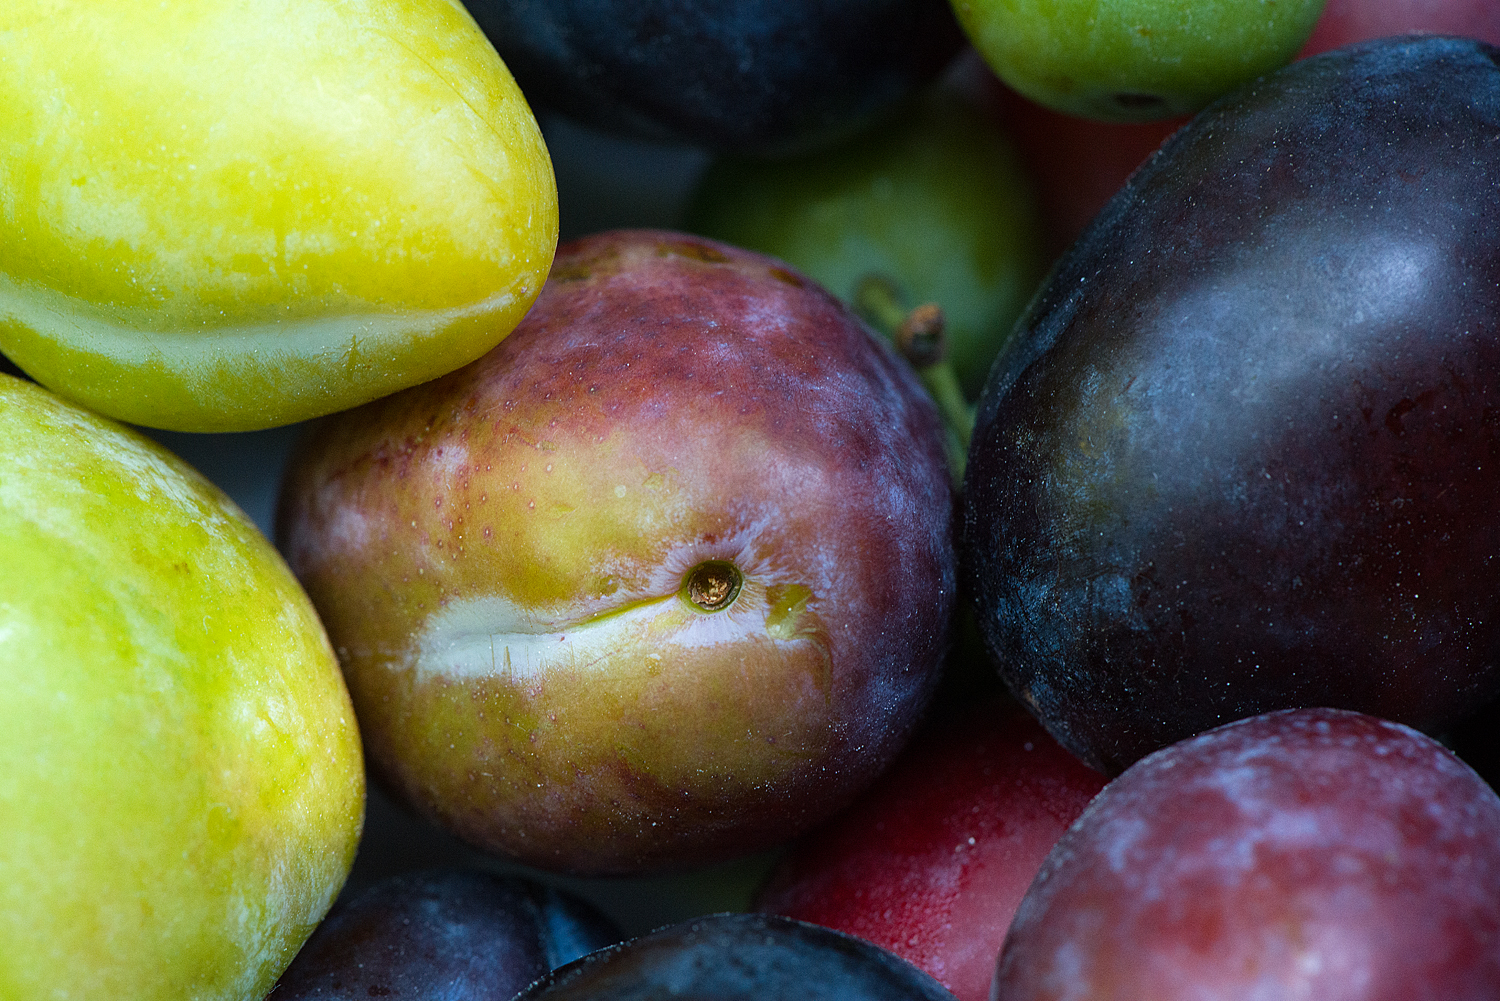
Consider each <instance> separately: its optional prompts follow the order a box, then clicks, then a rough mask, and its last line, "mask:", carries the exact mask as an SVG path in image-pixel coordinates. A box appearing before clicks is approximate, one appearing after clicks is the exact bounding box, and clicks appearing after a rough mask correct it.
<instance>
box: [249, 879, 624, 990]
mask: <svg viewBox="0 0 1500 1001" xmlns="http://www.w3.org/2000/svg"><path fill="white" fill-rule="evenodd" d="M623 937H624V936H623V935H622V934H621V933H620V931H619V929H618V928H616V927H614V926H613V924H612V923H611V922H610V921H609V920H608V919H607V918H605V917H604V916H603V915H602V914H600V913H599V912H598V911H596V910H595V909H594V908H593V907H592V906H590V905H589V904H587V903H585V902H584V901H583V900H581V899H579V898H577V897H574V896H573V895H571V894H568V893H565V892H563V891H560V890H556V889H553V888H552V887H548V886H544V885H542V884H541V883H538V882H536V881H535V880H533V879H528V878H525V877H521V876H497V875H492V874H490V873H486V872H480V871H477V870H466V869H441V870H430V871H423V872H414V873H406V874H401V875H397V876H392V877H389V878H387V879H385V880H382V881H381V882H379V883H377V884H375V885H373V886H370V887H368V888H366V889H365V890H364V891H363V892H361V893H359V894H358V895H356V896H354V897H352V898H350V899H347V900H340V901H339V902H338V903H337V904H336V905H334V908H333V910H331V911H330V912H329V913H328V917H327V918H326V919H325V920H324V921H323V923H322V924H320V925H319V926H318V929H317V931H315V932H313V934H312V937H311V938H309V939H308V940H307V944H306V945H304V946H303V947H302V951H301V952H299V953H298V954H297V958H296V959H295V960H293V961H292V965H291V966H289V967H288V968H287V971H286V973H285V974H284V975H283V976H282V977H281V980H280V981H278V983H277V985H276V989H275V991H274V996H275V998H276V1001H314V999H324V1001H340V999H345V1001H356V999H358V1001H366V999H368V998H372V997H391V998H420V999H423V1001H498V999H505V998H511V997H514V996H515V995H516V994H517V993H519V992H520V991H523V990H525V989H526V988H527V987H528V986H530V985H531V984H532V983H533V982H534V981H536V980H537V979H538V978H540V977H541V976H543V975H544V974H546V973H548V972H550V971H551V970H553V969H555V968H557V967H559V966H563V965H564V964H567V963H571V962H573V961H574V960H576V959H578V958H580V957H582V956H585V955H587V954H589V953H591V952H594V951H595V950H598V949H603V948H605V947H606V946H609V945H613V944H615V943H616V942H619V941H620V940H621V939H622V938H623Z"/></svg>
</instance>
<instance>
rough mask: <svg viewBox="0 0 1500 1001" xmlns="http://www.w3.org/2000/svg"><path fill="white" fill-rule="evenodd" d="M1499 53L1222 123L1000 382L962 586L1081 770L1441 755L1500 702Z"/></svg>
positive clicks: (969, 492) (1438, 46)
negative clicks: (1498, 585) (1281, 721)
mask: <svg viewBox="0 0 1500 1001" xmlns="http://www.w3.org/2000/svg"><path fill="white" fill-rule="evenodd" d="M1497 59H1500V53H1497V50H1496V49H1494V48H1492V47H1490V46H1487V45H1484V44H1482V43H1479V42H1474V41H1468V40H1462V39H1448V38H1435V37H1428V38H1420V39H1418V38H1403V39H1386V40H1381V41H1378V42H1370V43H1366V44H1364V45H1360V46H1354V47H1351V48H1346V49H1341V50H1338V51H1335V52H1329V53H1325V54H1323V55H1320V56H1315V57H1312V58H1309V59H1305V60H1302V61H1300V62H1296V63H1293V64H1292V65H1290V66H1288V67H1286V68H1285V69H1283V70H1281V71H1279V72H1277V73H1274V74H1271V75H1268V76H1266V77H1263V78H1262V79H1261V80H1259V81H1258V82H1257V83H1255V84H1254V85H1252V86H1250V87H1248V88H1246V89H1245V90H1243V91H1241V92H1239V93H1238V94H1237V95H1235V96H1233V97H1230V98H1226V99H1225V100H1223V101H1222V102H1220V103H1218V104H1216V105H1214V106H1213V107H1212V108H1210V109H1209V110H1207V111H1205V112H1203V113H1202V114H1200V115H1199V116H1198V117H1197V118H1195V119H1194V120H1193V121H1192V122H1191V123H1190V124H1188V125H1187V126H1185V127H1184V128H1183V129H1182V130H1181V131H1180V132H1178V133H1176V134H1175V135H1174V136H1173V137H1172V138H1171V139H1169V140H1168V141H1167V143H1166V144H1165V145H1164V146H1163V147H1162V149H1161V150H1160V151H1159V152H1158V153H1157V154H1156V155H1155V156H1154V157H1153V159H1151V160H1149V161H1147V163H1146V164H1145V165H1144V166H1143V167H1142V168H1141V169H1140V170H1139V171H1138V172H1137V173H1136V174H1135V175H1134V176H1133V177H1132V178H1131V180H1130V181H1129V182H1128V183H1127V185H1126V186H1125V187H1124V188H1123V189H1122V190H1121V192H1120V193H1119V194H1117V195H1116V196H1115V198H1114V200H1113V201H1111V203H1110V204H1109V206H1108V207H1106V209H1105V210H1104V212H1103V213H1102V214H1101V215H1100V216H1099V217H1098V218H1097V219H1096V220H1095V221H1094V223H1093V225H1092V226H1091V227H1090V228H1089V230H1088V231H1087V232H1085V234H1084V235H1083V236H1082V237H1081V238H1080V239H1079V241H1078V242H1077V243H1076V244H1074V246H1073V248H1072V250H1071V251H1070V252H1069V253H1068V254H1067V255H1066V256H1065V257H1064V258H1063V259H1062V260H1061V261H1060V263H1059V265H1058V267H1057V269H1056V270H1055V271H1054V273H1053V276H1052V278H1051V280H1050V282H1049V283H1048V285H1047V286H1046V287H1045V288H1044V289H1043V290H1042V291H1041V292H1040V293H1039V294H1038V297H1037V298H1036V299H1035V300H1034V301H1033V305H1032V308H1031V311H1030V313H1029V314H1028V315H1027V316H1026V317H1023V319H1022V324H1023V330H1022V331H1021V332H1020V334H1019V335H1018V338H1017V341H1016V342H1013V343H1015V344H1016V345H1017V346H1016V348H1015V349H1014V350H1012V351H1010V353H1009V354H1008V355H1006V356H1004V357H1003V358H1002V359H1001V362H1000V364H998V365H997V366H996V368H995V369H994V370H993V371H992V373H991V377H990V381H989V383H988V384H987V386H986V389H985V394H984V397H983V398H982V400H981V403H980V408H979V417H978V422H977V427H976V430H975V434H974V439H973V446H972V448H971V451H970V455H969V464H968V473H967V479H966V482H965V487H964V496H965V514H964V524H963V546H964V553H965V561H966V566H967V571H966V576H967V578H968V581H969V583H970V585H971V586H972V587H973V591H974V594H975V604H976V607H977V608H978V610H979V614H978V619H979V621H980V622H981V624H982V626H983V628H984V631H985V635H986V638H987V641H988V643H989V645H990V647H991V649H992V650H993V651H994V653H995V654H996V656H997V657H998V659H999V662H1000V669H1001V671H1002V673H1003V674H1004V676H1005V678H1006V681H1007V683H1008V684H1009V685H1010V686H1011V688H1012V690H1013V691H1015V692H1016V693H1017V695H1018V696H1019V697H1021V698H1022V699H1024V700H1025V701H1027V702H1028V703H1030V704H1031V705H1032V707H1033V708H1034V710H1035V711H1036V713H1037V715H1038V716H1039V718H1040V719H1041V720H1042V721H1043V723H1044V724H1045V725H1046V726H1047V728H1048V730H1049V732H1051V733H1052V734H1053V735H1054V736H1056V737H1057V739H1058V740H1059V741H1060V742H1061V743H1062V744H1063V745H1064V746H1066V747H1068V748H1069V749H1070V750H1072V751H1074V752H1075V753H1077V754H1078V755H1079V756H1080V757H1082V758H1083V759H1084V760H1085V761H1088V762H1089V763H1090V764H1092V765H1093V766H1094V767H1096V768H1099V769H1100V770H1102V771H1105V772H1106V773H1109V774H1117V773H1118V772H1119V771H1120V770H1122V769H1123V768H1124V767H1126V766H1127V765H1129V764H1130V763H1131V762H1133V761H1135V760H1137V759H1138V758H1140V757H1142V756H1143V755H1145V754H1148V753H1150V752H1151V751H1153V750H1156V749H1157V748H1160V747H1163V746H1165V745H1166V744H1169V743H1171V742H1173V741H1175V740H1180V739H1183V738H1186V737H1188V736H1191V735H1193V734H1195V733H1200V732H1202V731H1203V730H1206V729H1208V728H1210V727H1213V726H1216V725H1218V724H1220V723H1223V722H1227V721H1229V720H1232V719H1237V718H1242V717H1245V716H1250V715H1254V714H1256V713H1260V712H1268V711H1271V710H1275V709H1281V708H1289V707H1293V706H1299V705H1334V706H1340V707H1342V708H1347V709H1355V710H1358V711H1361V712H1368V713H1372V714H1374V715H1378V716H1381V717H1383V718H1387V719H1394V720H1398V721H1400V722H1403V723H1407V724H1409V725H1412V726H1416V727H1418V728H1420V729H1423V730H1426V731H1427V732H1441V731H1442V730H1443V729H1445V728H1447V727H1449V726H1452V725H1453V724H1454V723H1455V722H1456V721H1458V720H1460V719H1462V718H1464V716H1465V715H1467V714H1469V713H1471V712H1473V711H1474V710H1477V709H1478V708H1479V707H1480V706H1481V705H1482V704H1483V703H1484V702H1485V700H1486V699H1489V698H1492V697H1493V696H1494V695H1495V694H1496V693H1497V691H1500V592H1497V590H1496V589H1495V587H1494V580H1495V574H1496V569H1497V564H1500V518H1497V517H1496V506H1495V503H1494V499H1495V497H1496V495H1497V492H1500V283H1497V277H1500V239H1497V235H1500V66H1497Z"/></svg>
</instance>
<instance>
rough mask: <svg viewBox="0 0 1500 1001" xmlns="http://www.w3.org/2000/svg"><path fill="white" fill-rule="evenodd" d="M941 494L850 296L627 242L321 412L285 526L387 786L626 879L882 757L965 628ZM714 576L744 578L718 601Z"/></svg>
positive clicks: (637, 239)
mask: <svg viewBox="0 0 1500 1001" xmlns="http://www.w3.org/2000/svg"><path fill="white" fill-rule="evenodd" d="M952 505H953V497H952V493H951V486H950V478H949V474H948V472H947V467H946V464H945V460H944V458H943V446H942V438H941V432H940V430H939V425H938V421H937V415H936V411H935V409H934V408H933V405H932V403H931V401H930V400H929V399H928V398H927V397H926V396H925V395H924V394H923V393H922V391H921V389H920V386H919V384H918V383H917V382H916V381H915V376H914V375H913V374H912V373H911V371H910V370H909V369H908V368H906V367H904V366H903V365H902V363H900V362H899V360H898V359H896V358H895V357H894V355H893V354H892V353H890V352H889V351H888V350H887V349H886V348H885V347H883V346H882V345H881V344H879V343H877V342H876V341H875V339H874V338H872V337H871V336H870V334H869V333H868V332H867V330H865V329H864V328H863V327H862V326H861V325H860V324H859V323H858V321H857V320H855V319H854V318H853V316H852V314H850V313H849V312H848V311H847V310H846V309H845V308H844V307H843V306H842V305H841V304H839V302H838V301H837V300H836V299H834V298H833V297H832V296H831V295H830V294H829V293H827V292H826V291H824V290H823V289H821V288H819V287H817V286H816V285H814V284H813V283H812V282H810V281H808V280H807V279H805V278H803V277H802V276H800V275H798V274H797V273H795V272H793V271H791V270H790V269H788V268H787V267H786V266H785V265H783V264H781V263H780V262H777V261H775V260H773V259H771V258H768V257H763V256H761V255H758V254H752V253H750V252H748V251H742V250H736V249H734V248H731V247H729V246H727V245H724V244H719V243H716V242H714V241H710V240H706V239H701V238H694V237H687V236H684V235H682V234H673V233H666V232H660V231H617V232H613V233H604V234H599V235H596V236H593V237H589V238H586V239H584V240H580V241H576V242H574V243H571V244H567V245H565V246H564V247H563V248H561V249H560V250H559V252H558V259H557V263H556V265H555V267H554V268H553V272H552V277H551V278H550V279H549V280H548V284H547V287H546V289H545V290H544V291H543V293H542V295H541V297H540V298H539V299H538V300H537V304H536V306H535V307H534V308H533V310H532V312H531V313H530V314H528V316H527V317H526V319H525V320H524V321H523V322H522V323H521V325H520V326H519V327H518V328H517V330H516V332H515V333H514V334H512V335H511V337H509V338H507V339H506V340H505V341H504V342H502V343H501V344H500V345H499V346H498V347H497V348H496V349H495V350H493V351H492V352H490V354H488V355H486V356H485V357H484V358H483V359H481V360H480V361H478V362H476V363H474V364H473V365H470V366H468V367H466V368H464V369H462V370H460V371H458V372H455V373H452V374H451V375H449V376H447V377H445V378H443V379H440V380H437V381H435V382H432V383H429V384H427V385H424V386H419V387H416V388H414V389H411V390H408V391H406V392H404V393H401V394H397V395H396V396H393V397H389V398H387V399H385V400H381V401H378V402H376V403H374V404H371V405H369V406H367V407H364V408H360V409H359V410H355V411H350V412H348V413H345V414H338V415H334V416H333V417H330V418H328V419H326V420H324V421H321V422H318V423H317V424H315V425H314V426H313V428H312V429H311V431H310V433H309V435H308V436H307V438H306V439H305V441H304V443H303V446H302V447H301V450H300V451H299V452H298V453H297V454H296V455H294V457H293V460H292V462H291V465H290V467H289V469H288V472H287V477H286V480H285V482H284V485H283V494H282V500H281V508H280V510H279V512H278V522H277V526H278V527H277V538H278V541H279V542H280V544H281V546H282V548H283V551H284V552H285V553H286V554H287V558H288V562H289V563H290V564H291V566H292V568H293V570H294V571H295V572H296V573H297V575H298V577H299V578H300V579H302V581H303V583H304V584H305V585H306V586H307V588H308V592H309V594H311V595H312V597H313V601H314V603H315V604H316V605H317V606H318V609H319V612H320V614H321V615H322V616H323V618H324V621H325V622H326V623H327V624H328V629H329V634H330V636H331V637H332V639H333V642H334V644H335V648H336V649H337V650H338V652H339V657H340V660H341V662H342V664H343V666H344V670H345V675H346V677H347V678H348V679H349V685H350V691H351V694H352V696H353V698H354V704H355V707H356V710H357V711H358V713H359V718H360V724H361V727H362V728H363V731H364V735H365V741H366V746H367V749H368V752H369V755H370V760H371V762H372V765H373V766H374V767H375V770H376V774H377V775H379V776H381V777H382V778H383V780H384V781H385V782H386V783H387V784H388V785H389V786H391V787H392V789H393V790H394V791H395V792H397V793H398V794H399V795H400V796H401V797H402V798H403V799H405V800H406V801H407V802H409V803H412V804H413V805H414V806H415V807H416V808H417V809H419V810H420V811H422V812H423V813H425V814H426V815H428V816H429V817H432V818H434V819H436V820H438V821H439V822H440V823H442V824H443V825H445V826H447V827H448V828H450V829H452V830H454V831H456V832H457V833H458V834H459V835H460V836H462V837H464V838H465V839H467V840H468V841H470V842H471V843H474V844H476V845H479V846H481V847H483V848H485V849H487V850H490V851H493V852H497V853H502V854H506V855H510V856H514V857H517V858H520V859H522V860H524V861H526V862H528V863H530V864H533V865H537V866H541V867H544V868H548V869H553V870H560V871H569V872H576V873H593V874H623V873H631V872H644V871H652V870H660V869H664V868H667V867H673V866H679V867H680V866H688V865H693V864H703V863H707V862H710V861H715V860H719V859H723V858H726V857H728V856H731V855H735V854H740V853H744V852H749V851H754V850H759V849H762V848H765V847H768V846H769V845H772V844H776V843H779V842H781V841H784V840H786V839H787V838H790V837H791V836H793V835H794V834H795V833H797V832H798V831H799V830H803V829H806V828H807V827H809V826H811V825H812V824H813V823H815V822H817V821H818V820H821V819H822V818H824V817H826V816H827V815H829V814H830V813H832V812H833V811H834V810H836V809H838V808H839V807H840V806H842V805H844V804H845V803H847V802H848V801H849V799H850V798H852V796H853V795H854V794H855V793H856V792H857V791H858V790H859V789H861V788H863V787H864V786H865V785H867V784H868V783H869V782H870V781H871V780H872V779H873V778H874V777H875V776H876V775H877V774H879V772H880V771H881V770H882V769H883V768H884V766H885V765H886V764H887V763H888V762H889V761H890V760H891V758H892V757H893V756H894V754H895V753H896V752H897V751H898V750H899V749H900V747H901V746H902V745H903V744H904V743H905V741H906V738H907V737H908V735H909V733H910V731H911V729H912V727H913V726H914V724H915V722H916V721H917V719H918V718H919V716H920V714H921V712H922V710H923V709H924V708H925V705H926V701H927V699H928V696H929V695H930V693H931V690H932V687H933V684H934V682H935V680H936V675H937V668H938V664H939V660H940V657H941V655H942V652H943V650H944V648H945V646H946V642H947V632H948V625H949V619H950V616H951V613H952V609H953V601H954V586H955V585H954V579H955V572H954V556H953V549H952V541H951V512H952ZM705 564H709V565H719V566H723V565H727V564H732V565H734V566H735V567H737V568H738V570H739V572H740V573H742V575H743V583H742V586H741V587H740V589H739V591H738V594H737V595H736V596H734V598H733V600H732V601H729V602H728V603H727V606H726V607H723V608H722V609H720V610H717V611H704V610H702V609H701V608H699V607H695V606H694V605H693V604H692V602H691V600H690V599H689V596H688V595H689V592H690V590H691V588H690V587H689V586H688V582H690V581H691V580H692V579H693V571H694V568H695V567H700V566H703V565H705Z"/></svg>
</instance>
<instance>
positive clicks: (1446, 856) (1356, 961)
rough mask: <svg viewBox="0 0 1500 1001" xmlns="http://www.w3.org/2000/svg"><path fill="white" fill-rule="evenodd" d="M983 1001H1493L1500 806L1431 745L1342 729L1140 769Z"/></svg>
mask: <svg viewBox="0 0 1500 1001" xmlns="http://www.w3.org/2000/svg"><path fill="white" fill-rule="evenodd" d="M995 980H996V982H995V995H994V996H995V999H996V1001H1043V999H1046V1001H1064V999H1069V1001H1084V999H1087V1001H1145V999H1151V1001H1188V999H1195V1001H1197V999H1202V998H1214V999H1216V1001H1252V999H1253V1001H1265V999H1278V1001H1279V999H1291V998H1307V999H1314V998H1315V999H1318V1001H1439V999H1441V1001H1490V999H1493V998H1496V997H1500V798H1497V797H1496V795H1495V793H1494V791H1493V790H1491V789H1490V787H1489V786H1487V785H1485V783H1484V782H1483V781H1482V780H1481V779H1480V778H1479V777H1478V776H1477V775H1475V774H1474V772H1473V771H1472V770H1470V769H1469V768H1468V766H1466V765H1464V764H1463V763H1462V762H1461V761H1459V760H1458V759H1457V758H1456V757H1454V756H1453V755H1452V754H1451V753H1450V752H1448V751H1447V750H1446V749H1444V748H1443V747H1442V746H1441V745H1440V744H1438V743H1437V742H1436V741H1433V740H1431V739H1430V738H1428V737H1425V736H1423V735H1421V734H1419V733H1417V732H1416V731H1414V730H1411V729H1409V728H1407V727H1404V726H1401V725H1399V724H1395V723H1390V722H1387V721H1384V720H1379V719H1376V718H1374V717H1371V716H1365V715H1362V714H1359V713H1352V712H1347V711H1343V710H1330V709H1294V710H1283V711H1280V712H1276V713H1269V714H1266V715H1263V716H1258V717H1253V718H1251V719H1247V720H1241V721H1238V722H1236V723H1231V724H1229V725H1227V726H1223V727H1219V728H1217V729H1215V730H1212V731H1209V732H1208V733H1206V734H1203V735H1201V736H1199V737H1196V738H1193V739H1191V740H1187V741H1183V742H1181V743H1179V744H1175V745H1173V746H1171V747H1169V748H1166V749H1164V750H1162V751H1159V752H1157V753H1156V754H1153V755H1150V756H1149V757H1147V758H1144V759H1142V760H1141V761H1140V762H1138V763H1137V764H1135V765H1134V766H1132V767H1131V768H1130V769H1128V770H1127V771H1125V772H1124V773H1123V774H1122V775H1121V776H1120V777H1119V778H1117V779H1115V780H1114V781H1113V782H1111V783H1110V784H1109V785H1108V786H1106V787H1105V789H1104V791H1103V792H1101V793H1100V794H1099V795H1098V796H1097V797H1096V798H1095V800H1094V802H1093V803H1092V804H1090V806H1089V808H1088V809H1087V810H1085V811H1084V813H1083V815H1082V816H1081V817H1080V818H1079V820H1078V821H1077V823H1076V824H1074V826H1073V827H1072V828H1071V829H1070V830H1069V831H1068V833H1067V834H1066V835H1064V836H1063V838H1062V839H1061V840H1060V841H1059V842H1058V844H1057V846H1056V847H1055V848H1054V849H1053V851H1052V854H1051V855H1050V856H1049V857H1048V859H1047V862H1046V863H1045V864H1044V865H1043V867H1042V871H1041V872H1040V873H1039V874H1038V876H1037V879H1036V882H1035V883H1034V884H1033V885H1032V887H1031V889H1030V890H1029V891H1028V893H1027V895H1026V898H1025V899H1024V900H1023V901H1022V902H1021V906H1020V908H1019V909H1018V910H1017V912H1016V919H1015V922H1014V924H1013V925H1012V927H1011V931H1010V934H1009V936H1008V938H1007V939H1006V944H1005V949H1004V951H1003V952H1002V954H1001V958H1000V964H999V968H998V971H997V973H996V978H995Z"/></svg>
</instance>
